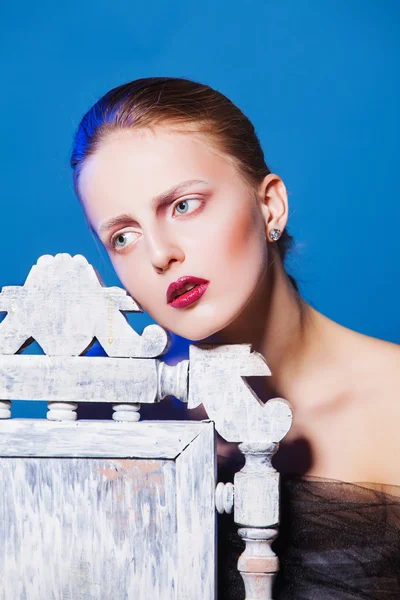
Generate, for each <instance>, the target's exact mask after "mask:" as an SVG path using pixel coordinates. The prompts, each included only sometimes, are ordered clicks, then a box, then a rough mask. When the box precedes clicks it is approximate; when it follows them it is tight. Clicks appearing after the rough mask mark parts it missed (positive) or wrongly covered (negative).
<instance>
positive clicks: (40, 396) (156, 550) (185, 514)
mask: <svg viewBox="0 0 400 600" xmlns="http://www.w3.org/2000/svg"><path fill="white" fill-rule="evenodd" d="M0 311H4V312H5V311H6V312H7V315H6V317H5V318H4V320H3V321H2V322H1V323H0V398H1V401H0V419H2V421H0V479H1V481H2V484H3V489H5V490H6V493H4V495H3V497H2V500H1V501H0V542H1V550H0V563H1V565H2V567H3V573H4V578H3V582H2V584H0V590H1V594H2V595H1V594H0V600H2V598H4V599H5V600H8V599H9V598H10V597H13V598H16V599H17V598H28V599H29V598H32V599H36V598H38V597H43V598H47V597H49V598H50V597H56V598H62V599H63V600H65V599H67V598H71V599H72V598H73V599H74V600H77V599H78V598H82V599H83V598H85V600H87V599H89V598H90V599H92V598H93V599H95V598H96V599H103V598H111V597H112V598H113V599H115V600H120V599H121V600H122V599H123V598H132V597H135V598H160V599H161V598H162V599H163V600H164V599H165V600H169V599H170V598H171V599H175V598H176V599H179V600H181V599H184V598H188V599H190V600H195V599H197V598H199V600H200V598H201V599H204V598H207V599H210V600H211V599H212V598H215V597H216V596H215V568H216V559H215V506H216V507H217V510H218V511H219V512H223V511H225V512H231V511H232V509H233V510H234V520H235V522H236V523H238V524H239V525H240V528H239V535H241V536H242V537H243V539H244V540H245V541H246V549H245V551H244V553H243V554H242V556H241V557H240V559H239V564H238V568H239V570H240V572H241V574H242V576H243V579H244V583H245V587H246V592H247V594H248V597H251V598H252V599H254V600H256V599H258V598H260V599H261V598H268V597H270V593H271V585H272V581H273V578H274V575H275V573H276V571H277V569H278V562H277V558H276V556H275V555H274V553H273V552H272V550H271V543H272V541H273V540H274V539H275V537H276V535H277V529H276V526H277V524H278V523H279V474H278V473H277V472H276V471H275V470H274V469H273V467H272V466H271V458H272V456H273V454H274V452H275V451H276V450H277V447H278V443H279V441H280V440H281V439H282V438H283V437H284V436H285V435H286V433H287V431H288V430H289V428H290V425H291V410H290V406H289V403H288V402H287V401H286V400H284V399H282V398H274V399H272V400H269V401H268V402H267V403H266V404H263V403H262V402H261V401H260V400H259V399H258V398H257V397H256V396H255V394H254V393H253V391H252V390H251V388H250V387H249V386H248V385H247V384H246V380H245V378H246V376H247V377H249V376H262V375H271V372H270V370H269V369H268V366H267V364H266V362H265V360H264V358H263V357H262V356H261V355H260V354H258V353H256V352H251V348H250V346H249V345H247V344H242V345H222V346H210V345H201V344H200V345H192V346H191V347H190V354H189V360H185V361H181V362H180V363H178V365H175V366H168V365H166V364H165V363H164V362H163V361H162V360H161V359H160V358H159V357H160V356H161V355H162V354H163V353H164V352H165V351H166V349H167V348H168V344H169V337H168V334H167V332H165V331H164V330H163V329H162V328H161V327H159V326H158V325H150V326H148V327H146V328H145V329H144V331H143V333H142V335H138V334H137V333H136V332H135V331H134V330H133V329H132V327H131V326H130V325H129V323H128V321H127V320H126V318H125V317H124V315H123V314H122V313H123V312H127V311H133V312H137V311H140V309H139V307H138V305H137V304H136V302H135V301H134V300H133V299H132V298H131V297H130V296H128V295H127V294H126V292H125V291H124V290H122V289H120V288H117V287H112V288H106V287H103V286H102V284H101V282H100V281H99V279H98V277H97V275H96V273H95V271H94V269H93V267H92V266H91V265H89V264H88V262H87V261H86V259H85V258H84V257H82V256H80V255H78V256H75V257H71V256H70V255H68V254H58V255H56V256H55V257H53V256H43V257H41V258H40V259H39V260H38V261H37V264H36V265H34V266H33V267H32V269H31V271H30V273H29V275H28V277H27V279H26V282H25V284H24V286H20V287H19V286H9V287H4V288H3V289H2V292H1V293H0ZM33 339H34V340H36V342H37V343H38V344H39V345H40V346H41V348H42V349H43V351H44V353H45V354H44V355H35V356H34V355H28V354H19V352H20V350H21V348H23V347H24V345H26V344H27V343H29V342H30V341H31V340H33ZM94 339H97V340H98V341H99V342H100V344H101V345H102V347H103V348H104V350H105V352H106V354H107V356H85V352H87V350H88V349H89V348H90V346H91V344H92V342H93V340H94ZM169 395H173V396H176V397H177V398H179V399H180V400H182V401H183V402H187V406H188V408H194V407H196V406H197V405H198V404H200V403H203V404H204V406H205V409H206V411H207V414H208V416H209V418H210V419H211V421H206V422H200V423H194V422H193V421H186V422H179V423H178V422H174V421H162V422H161V421H157V422H155V421H151V422H146V421H144V422H141V421H140V415H139V411H140V405H141V404H143V403H156V402H160V401H161V400H162V399H163V398H165V397H166V396H169ZM17 399H18V400H31V401H35V400H46V401H47V402H48V407H49V411H48V413H47V419H45V420H40V419H9V417H10V416H11V409H12V406H11V402H12V400H17ZM83 401H84V402H108V403H111V404H112V405H113V409H114V413H113V421H106V420H102V421H100V420H96V421H94V420H77V413H76V409H77V406H78V403H79V402H83ZM214 423H215V428H216V430H217V431H218V432H219V433H220V434H221V435H222V436H223V437H224V438H225V439H226V440H228V441H234V442H241V444H240V446H239V447H240V448H241V450H242V452H243V453H244V455H245V457H246V464H245V466H244V468H243V469H242V470H241V471H240V472H239V473H237V474H236V475H235V478H234V485H232V484H226V485H225V484H221V483H220V484H218V485H217V486H216V461H215V437H214ZM233 494H234V497H235V502H234V503H233Z"/></svg>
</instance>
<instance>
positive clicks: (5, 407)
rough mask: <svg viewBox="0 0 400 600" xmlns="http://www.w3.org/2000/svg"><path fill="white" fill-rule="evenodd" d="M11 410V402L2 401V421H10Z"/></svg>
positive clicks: (0, 412) (0, 411)
mask: <svg viewBox="0 0 400 600" xmlns="http://www.w3.org/2000/svg"><path fill="white" fill-rule="evenodd" d="M10 408H11V401H10V400H0V419H9V418H10V417H11V410H10Z"/></svg>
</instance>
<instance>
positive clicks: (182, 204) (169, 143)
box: [79, 127, 267, 340]
mask: <svg viewBox="0 0 400 600" xmlns="http://www.w3.org/2000/svg"><path fill="white" fill-rule="evenodd" d="M190 181H191V183H188V184H184V182H190ZM177 186H179V189H176V190H175V191H171V190H173V188H175V187H177ZM79 191H80V196H81V199H82V202H83V205H84V209H85V212H86V215H87V217H88V219H89V222H90V224H91V226H92V228H93V229H94V231H95V232H96V234H97V235H98V236H99V238H100V240H101V241H102V243H103V244H104V246H105V247H106V249H107V251H108V253H109V256H110V258H111V261H112V263H113V265H114V268H115V270H116V272H117V274H118V276H119V278H120V280H121V282H122V284H123V285H124V286H125V288H126V289H127V290H128V292H129V293H130V294H131V296H133V298H134V299H135V300H136V301H137V302H138V303H139V304H140V305H141V307H142V308H143V309H144V310H146V311H147V312H148V313H149V314H150V315H151V316H152V317H153V319H154V320H155V321H157V322H158V323H159V324H160V325H161V326H163V327H165V328H166V329H168V330H170V331H172V332H174V333H176V334H178V335H180V336H182V337H185V338H188V339H190V340H202V339H203V340H204V339H205V338H207V337H209V336H211V335H213V334H214V333H216V332H217V331H221V330H222V329H224V328H225V327H227V326H228V325H231V324H232V323H233V322H234V320H235V319H236V318H237V317H238V316H239V315H240V314H241V312H242V311H243V309H244V308H245V306H246V305H247V304H248V303H249V301H250V299H251V298H252V297H253V295H254V293H255V291H256V288H257V285H258V284H259V283H260V281H261V280H262V279H263V276H264V274H265V270H266V268H267V241H266V221H265V211H263V210H262V209H261V203H260V202H259V201H258V200H257V198H256V196H255V194H254V193H251V191H250V190H249V188H248V187H247V186H246V184H245V182H244V181H243V180H242V178H241V176H240V174H239V172H238V171H237V169H236V168H235V166H234V165H233V164H232V163H231V162H230V161H229V160H228V159H227V158H226V157H224V156H223V155H221V154H219V153H217V152H216V151H215V150H214V149H213V148H212V147H211V146H210V145H209V144H208V143H207V138H206V137H205V136H204V135H202V134H197V133H189V134H188V133H183V132H181V131H179V130H176V129H168V128H166V127H158V128H156V129H154V130H150V129H142V130H138V131H129V130H126V131H121V132H118V133H116V132H115V133H112V134H108V136H107V137H106V138H105V139H104V140H103V141H102V142H101V144H100V145H99V147H98V148H97V150H96V151H95V153H94V154H93V155H91V156H90V157H88V159H87V160H86V161H85V164H84V166H83V169H82V172H81V175H80V180H79ZM169 191H171V194H169V195H168V197H165V198H162V197H161V196H162V195H164V194H166V192H169ZM182 277H189V278H190V277H194V278H199V279H201V280H203V283H202V284H201V285H199V286H196V287H195V288H194V289H193V291H188V292H186V293H184V294H183V295H181V296H180V298H179V299H175V300H174V298H175V296H176V294H177V293H182V292H184V291H185V289H187V288H188V287H191V286H192V285H194V284H195V283H196V281H192V282H191V281H190V279H189V280H186V288H182V287H181V288H180V289H175V290H172V294H170V296H168V294H167V292H168V288H169V286H170V284H171V283H173V282H176V281H177V280H178V279H180V278H182ZM183 282H184V283H185V280H183ZM197 283H198V282H197ZM178 285H179V282H178ZM196 290H197V291H196ZM169 291H170V292H171V288H170V290H169ZM171 300H172V302H171Z"/></svg>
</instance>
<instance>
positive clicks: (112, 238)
mask: <svg viewBox="0 0 400 600" xmlns="http://www.w3.org/2000/svg"><path fill="white" fill-rule="evenodd" d="M191 200H198V201H199V202H200V205H199V206H198V207H197V209H194V210H192V211H191V212H189V213H180V214H181V215H185V214H193V213H196V212H197V211H198V210H199V209H201V208H202V207H203V205H204V201H203V200H202V199H201V198H186V199H184V200H178V201H177V202H176V203H175V204H174V207H173V211H174V209H175V208H176V207H177V206H179V204H183V203H184V202H190V201H191ZM125 233H135V232H131V231H117V232H116V233H115V234H114V235H113V236H112V237H111V240H110V246H111V248H112V249H113V250H114V251H116V252H123V251H124V250H125V249H126V248H127V247H128V246H130V244H128V245H127V246H125V247H124V248H119V249H118V248H116V246H115V241H116V239H117V238H118V237H119V236H121V235H124V234H125Z"/></svg>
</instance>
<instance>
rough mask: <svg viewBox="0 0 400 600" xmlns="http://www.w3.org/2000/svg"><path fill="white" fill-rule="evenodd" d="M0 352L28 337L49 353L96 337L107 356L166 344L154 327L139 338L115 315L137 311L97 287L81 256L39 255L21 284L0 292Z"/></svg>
mask: <svg viewBox="0 0 400 600" xmlns="http://www.w3.org/2000/svg"><path fill="white" fill-rule="evenodd" d="M0 311H7V312H8V314H7V316H6V317H5V319H4V320H3V321H2V323H0V354H15V353H16V352H17V351H18V350H19V348H20V347H21V346H22V345H23V344H24V343H25V341H26V340H28V339H29V338H30V337H32V338H34V339H35V340H36V341H37V342H38V344H39V345H40V346H41V348H42V349H43V351H44V352H45V354H48V355H49V356H74V355H79V354H82V353H83V352H84V351H85V350H86V349H87V348H88V347H89V346H90V344H91V343H92V341H93V338H95V337H96V338H97V339H98V340H99V342H100V344H101V345H102V346H103V348H104V350H105V351H106V353H107V354H108V356H120V357H121V356H124V357H136V358H138V357H155V356H159V355H160V354H162V353H163V352H164V351H165V350H166V348H167V346H168V343H169V339H168V334H167V333H166V331H164V330H163V329H162V327H159V326H158V325H149V326H148V327H146V328H145V329H144V331H143V334H142V335H141V336H140V335H139V334H137V333H136V331H134V330H133V329H132V327H131V326H130V325H129V323H128V321H127V320H126V318H125V317H124V315H123V314H122V313H121V311H125V312H141V309H140V308H139V306H138V305H137V303H136V302H135V301H134V300H133V298H131V297H130V296H128V295H127V293H126V291H125V290H123V289H121V288H118V287H111V288H106V287H103V286H102V285H101V283H100V281H99V279H98V277H97V275H96V272H95V270H94V269H93V267H92V266H91V265H89V264H88V262H87V260H86V258H84V257H83V256H81V255H79V254H78V255H76V256H74V257H72V256H70V255H69V254H57V255H56V256H50V255H45V256H41V257H40V258H39V260H38V261H37V264H36V265H34V266H33V267H32V268H31V270H30V272H29V274H28V277H27V279H26V282H25V285H24V286H23V287H19V286H8V287H4V288H3V289H2V292H1V294H0Z"/></svg>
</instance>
